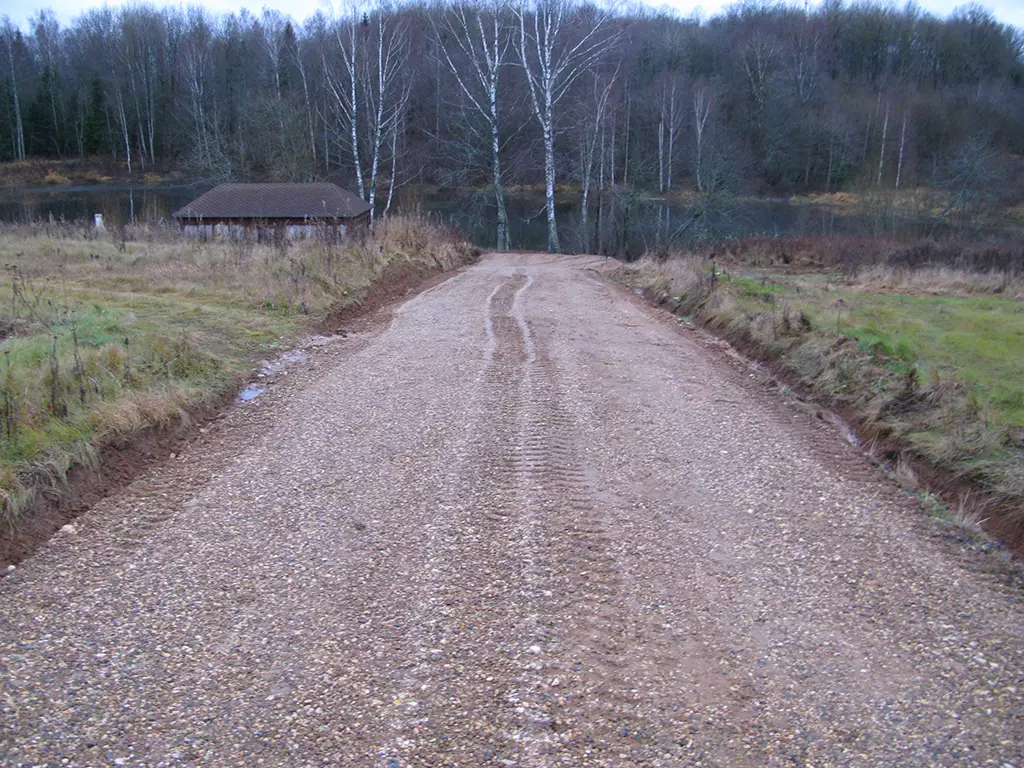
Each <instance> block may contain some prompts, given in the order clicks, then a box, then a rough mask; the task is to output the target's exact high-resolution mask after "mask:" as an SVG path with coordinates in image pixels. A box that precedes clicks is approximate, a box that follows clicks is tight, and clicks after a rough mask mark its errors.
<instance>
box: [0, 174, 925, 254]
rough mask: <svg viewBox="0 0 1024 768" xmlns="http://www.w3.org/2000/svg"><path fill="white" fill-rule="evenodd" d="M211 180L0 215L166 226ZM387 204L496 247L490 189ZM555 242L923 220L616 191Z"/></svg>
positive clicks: (102, 190) (570, 218) (534, 244)
mask: <svg viewBox="0 0 1024 768" xmlns="http://www.w3.org/2000/svg"><path fill="white" fill-rule="evenodd" d="M209 188H210V186H209V185H180V186H159V187H158V186H127V185H125V186H117V185H104V186H80V187H63V188H37V189H17V190H2V191H0V221H4V222H18V223H30V222H40V221H49V220H52V221H55V222H59V221H67V222H81V223H85V224H91V222H92V220H93V215H94V214H96V213H102V214H103V218H104V221H105V222H106V224H107V226H108V227H109V228H116V227H117V226H120V225H123V224H127V223H129V222H136V223H161V222H163V223H167V222H169V221H171V215H172V214H173V213H174V212H175V211H176V210H178V209H179V208H181V207H182V206H184V205H185V204H186V203H188V202H190V201H191V200H193V199H195V198H196V197H198V196H199V195H200V194H202V193H203V192H205V191H206V190H207V189H209ZM506 201H507V202H506V205H507V209H508V215H509V229H510V233H511V237H512V245H513V247H514V248H517V249H523V250H544V249H546V248H547V219H546V216H545V212H544V197H543V194H541V193H538V192H534V191H526V192H521V191H510V192H509V193H508V194H507V196H506ZM393 210H395V211H397V212H400V213H419V214H422V215H426V216H428V217H430V218H434V219H436V220H437V221H439V222H441V223H444V224H448V225H449V226H453V227H455V228H457V229H458V231H459V232H460V233H461V234H462V235H463V236H464V237H466V238H468V239H470V240H472V241H473V242H474V243H476V244H477V245H480V246H481V247H485V248H488V247H493V246H494V243H495V239H496V233H497V212H496V208H495V206H494V197H493V195H492V194H491V192H490V191H489V190H486V189H485V190H464V189H448V190H437V189H432V188H420V187H408V188H403V189H401V190H398V191H397V192H396V195H395V201H394V205H393ZM556 210H557V214H558V222H559V231H560V234H561V239H562V248H563V250H565V251H568V252H581V251H587V250H595V249H596V244H597V243H598V236H599V235H598V225H599V224H600V244H601V249H602V250H603V251H604V252H610V253H613V254H615V255H619V256H635V255H637V254H639V253H642V252H644V251H645V250H648V249H650V248H654V247H656V246H658V245H659V244H660V243H665V242H675V243H678V244H683V245H686V244H688V243H692V242H694V241H695V240H699V239H706V238H710V239H721V238H728V237H743V236H749V235H758V234H765V235H772V236H798V235H823V234H824V235H831V234H835V235H873V234H880V233H883V232H893V231H896V232H901V231H910V232H912V233H923V232H924V231H926V228H927V226H928V225H927V222H923V221H910V220H903V219H897V218H893V217H889V218H885V219H881V218H879V217H877V216H872V215H868V214H858V213H839V212H837V211H835V210H834V209H830V208H828V207H827V206H819V205H809V204H792V203H790V202H789V200H788V199H754V198H746V199H736V200H733V201H730V202H728V203H727V204H722V205H718V206H715V207H713V208H711V209H708V210H698V209H697V208H696V207H695V206H694V205H693V204H692V203H689V202H687V201H685V200H679V199H664V198H660V199H659V198H654V197H650V196H646V195H640V194H636V193H632V192H617V193H616V194H614V195H608V196H606V198H605V204H604V205H603V206H602V210H601V216H600V217H599V216H598V212H597V209H596V205H595V207H594V209H593V212H592V213H591V215H590V219H589V221H588V223H587V234H586V235H584V230H583V226H582V218H581V215H580V202H579V197H578V195H566V196H564V197H563V198H561V199H560V200H559V202H558V203H557V205H556Z"/></svg>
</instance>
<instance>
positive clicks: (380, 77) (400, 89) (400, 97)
mask: <svg viewBox="0 0 1024 768" xmlns="http://www.w3.org/2000/svg"><path fill="white" fill-rule="evenodd" d="M371 24H372V25H373V26H374V47H375V51H374V54H375V58H374V59H370V62H369V63H370V66H368V67H367V68H366V85H365V86H364V92H365V93H366V100H367V106H368V110H367V112H368V116H369V118H370V130H369V134H370V189H369V196H368V198H367V202H368V203H369V204H370V221H371V222H372V221H373V220H374V218H375V216H376V205H377V176H378V173H379V169H380V165H381V160H382V152H383V150H384V148H385V146H384V142H385V140H386V139H387V137H389V136H394V137H395V138H396V141H393V142H392V147H393V148H394V149H393V151H392V158H395V152H396V151H397V129H398V124H399V123H400V122H401V120H402V117H403V116H404V114H405V108H406V106H407V105H408V102H409V92H410V84H409V81H408V80H407V79H406V78H405V72H404V71H403V70H404V68H405V63H406V60H407V58H408V55H409V36H408V29H407V27H406V24H405V22H404V21H403V20H402V19H400V18H398V17H397V16H396V15H395V14H393V13H391V12H389V11H388V10H387V9H385V8H384V7H383V6H381V7H380V8H379V9H378V11H377V14H376V18H375V19H374V20H373V21H372V22H371ZM393 182H394V176H393V175H392V184H393Z"/></svg>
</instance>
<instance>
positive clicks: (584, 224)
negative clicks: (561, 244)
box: [580, 64, 621, 250]
mask: <svg viewBox="0 0 1024 768" xmlns="http://www.w3.org/2000/svg"><path fill="white" fill-rule="evenodd" d="M620 66H621V64H620ZM618 76H619V67H616V68H615V71H614V72H613V73H612V74H611V76H610V77H607V78H606V79H605V80H604V82H603V83H602V81H601V78H599V77H598V76H597V75H595V76H594V84H593V95H592V101H591V102H590V103H588V104H586V105H585V106H584V109H585V111H586V112H587V113H590V114H591V118H590V122H589V124H588V123H587V122H586V121H584V123H583V128H584V130H583V131H582V132H581V134H582V137H581V143H582V151H581V153H580V155H581V165H582V168H581V169H580V176H581V178H582V182H583V199H582V200H581V201H580V228H581V230H582V232H583V242H584V244H585V247H586V250H590V243H591V240H590V227H589V214H590V189H591V184H592V181H593V170H594V159H595V157H598V156H601V159H600V165H601V172H600V180H599V190H600V191H603V188H604V158H603V152H604V148H603V147H602V146H601V140H602V139H603V137H604V123H605V114H606V113H607V111H608V98H609V96H610V95H611V92H612V89H613V88H614V87H615V82H616V80H617V79H618Z"/></svg>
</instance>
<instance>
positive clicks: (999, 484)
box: [624, 255, 1024, 538]
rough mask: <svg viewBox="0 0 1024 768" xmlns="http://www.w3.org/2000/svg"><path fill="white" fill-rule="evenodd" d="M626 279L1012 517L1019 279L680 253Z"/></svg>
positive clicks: (1022, 293) (1016, 493) (1022, 328)
mask: <svg viewBox="0 0 1024 768" xmlns="http://www.w3.org/2000/svg"><path fill="white" fill-rule="evenodd" d="M624 277H625V279H626V280H628V281H629V282H631V283H632V284H634V285H637V286H639V287H642V288H644V289H645V290H646V291H647V294H648V295H649V296H650V297H652V298H654V299H655V300H657V301H659V302H662V303H665V304H667V305H668V306H669V307H671V308H672V309H674V310H675V311H676V312H678V313H679V314H682V315H686V316H693V317H694V318H695V319H697V320H699V321H701V322H703V323H704V324H706V325H707V326H709V327H711V328H712V329H714V330H716V331H718V332H720V333H722V334H723V335H724V336H726V337H727V338H729V339H730V340H731V341H733V342H735V343H737V344H738V345H740V346H741V347H742V348H743V349H745V350H746V351H747V352H749V353H751V354H753V355H755V356H758V357H760V358H762V359H764V360H767V361H770V362H772V363H773V364H775V365H776V366H777V367H778V368H779V369H780V370H782V371H784V372H785V373H787V374H789V375H792V376H794V377H796V378H797V379H798V380H799V382H800V383H801V384H803V385H805V386H806V387H807V388H809V389H810V390H811V391H813V392H814V393H816V394H818V395H820V396H822V397H823V398H824V399H826V400H828V401H831V402H832V403H834V404H836V405H838V406H840V407H842V408H843V410H844V412H845V413H847V415H851V416H852V417H854V418H855V419H856V420H857V421H858V422H859V424H860V426H861V430H862V432H863V433H864V434H866V435H867V436H869V437H871V436H878V437H882V438H885V439H886V440H887V441H889V442H890V443H894V444H895V445H897V446H898V447H901V448H903V449H906V450H909V451H911V452H913V454H914V455H916V456H918V457H923V458H924V459H926V460H927V461H929V462H930V463H931V464H932V465H934V467H936V468H937V469H939V470H940V472H941V473H943V474H944V475H945V476H946V477H948V478H952V479H955V480H959V481H966V483H968V484H974V485H975V486H976V487H977V488H978V490H979V491H982V492H983V493H980V494H979V495H978V496H977V497H976V499H977V500H978V501H979V502H981V499H982V498H984V499H985V502H984V503H986V504H988V505H989V507H990V508H991V509H993V510H994V509H996V508H998V509H999V510H1001V511H1000V513H999V514H1000V515H1001V518H1002V519H1003V520H1004V521H1005V522H1006V523H1008V525H1009V527H1010V528H1012V529H1015V530H1017V531H1018V532H1019V531H1020V530H1021V528H1022V526H1024V280H1022V279H1021V278H1020V277H1015V276H1014V275H1013V274H1012V273H1009V272H1005V271H987V272H975V271H963V270H957V269H953V268H949V267H938V266H936V267H923V268H917V269H900V268H891V267H886V266H875V267H869V268H865V269H860V270H857V271H856V273H853V274H852V273H850V272H844V271H842V270H840V269H839V268H837V266H836V265H831V266H826V265H823V264H819V265H818V266H806V265H805V266H788V267H783V266H774V265H772V266H752V265H750V264H743V263H736V262H733V263H732V264H731V265H730V266H728V267H724V268H723V267H721V266H713V264H712V262H711V261H709V260H707V259H704V258H696V257H689V258H688V257H686V256H685V255H684V256H677V257H675V258H670V259H668V260H654V259H647V260H644V261H641V262H640V263H638V264H637V265H635V266H633V267H630V268H627V269H626V270H625V272H624ZM979 514H984V510H981V511H979ZM1011 538H1013V536H1012V535H1011Z"/></svg>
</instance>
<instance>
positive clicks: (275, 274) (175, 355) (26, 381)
mask: <svg viewBox="0 0 1024 768" xmlns="http://www.w3.org/2000/svg"><path fill="white" fill-rule="evenodd" d="M475 255H476V251H475V249H474V248H472V247H471V246H470V245H468V244H467V243H464V242H462V241H461V240H459V239H457V238H456V237H455V236H454V235H453V234H452V233H450V232H448V231H446V230H443V229H441V228H439V227H437V226H434V225H433V224H432V223H430V222H428V221H426V220H423V219H419V218H415V217H413V218H410V217H394V218H391V219H388V220H386V221H383V222H380V223H379V224H378V226H377V228H376V231H375V232H374V233H373V234H372V235H369V234H367V235H366V236H364V237H357V238H351V239H349V240H348V241H346V242H344V243H343V244H336V243H330V242H326V241H320V240H309V241H305V242H301V243H296V244H293V245H286V244H280V245H274V244H263V243H253V242H233V243H204V242H200V241H190V240H185V239H183V238H182V237H181V235H180V233H179V232H178V230H177V229H171V228H159V227H149V226H141V227H135V228H129V229H128V230H125V231H118V232H113V233H107V234H100V235H97V233H96V232H95V230H92V229H90V228H85V227H74V226H55V225H46V224H39V225H34V226H13V227H8V228H7V229H6V230H3V231H0V264H2V265H3V266H4V268H5V270H6V276H4V277H2V278H0V333H3V335H4V336H6V338H4V339H3V342H2V344H0V352H2V353H3V354H2V355H0V501H2V504H3V508H2V516H3V517H6V519H7V520H8V521H12V520H14V519H16V518H17V515H18V513H19V511H20V510H21V509H23V508H24V506H25V504H26V503H28V502H30V501H31V499H32V497H33V495H34V494H35V492H36V491H37V490H38V488H40V487H44V486H48V487H53V488H58V489H59V488H60V487H61V483H62V482H63V478H64V477H65V476H66V474H67V471H68V470H69V469H70V468H71V467H73V466H75V465H81V464H88V463H90V462H91V461H94V459H95V455H96V449H97V447H99V446H102V445H103V444H104V443H105V442H106V441H108V440H110V439H113V438H116V437H121V436H125V435H130V434H132V433H134V432H137V431H139V430H140V429H143V428H146V427H150V426H154V425H167V424H171V423H176V422H178V421H180V420H181V419H183V418H186V417H187V413H188V411H189V409H191V408H193V407H195V406H197V405H202V404H208V403H210V402H212V401H214V400H216V399H217V398H219V397H222V396H223V395H224V394H225V393H227V392H230V391H231V390H232V388H233V387H235V386H237V383H238V381H239V377H240V376H241V375H244V373H245V371H246V370H247V369H248V368H249V367H250V366H251V365H252V362H253V361H254V360H255V359H258V358H262V357H266V356H267V355H268V353H269V354H274V352H273V350H277V349H280V348H281V347H283V346H286V345H287V344H289V343H291V342H292V341H293V340H296V339H297V338H298V337H299V336H301V335H302V334H303V333H306V332H308V329H310V328H312V327H313V326H314V325H315V324H316V323H317V322H319V321H322V320H323V319H324V318H326V317H328V316H329V315H331V314H332V313H334V312H336V311H338V310H340V309H343V308H345V307H347V306H349V305H352V304H357V303H358V302H360V301H361V300H362V298H363V297H364V296H365V295H366V294H367V292H368V291H369V290H370V288H371V287H372V286H373V285H374V284H375V283H376V282H377V281H379V280H381V279H382V278H383V277H384V276H385V275H386V274H387V273H388V270H389V269H390V268H392V267H396V266H399V265H403V266H406V267H409V268H411V269H413V270H418V271H423V272H426V271H433V270H448V269H452V268H454V267H457V266H459V265H461V264H465V263H467V262H468V261H470V260H472V259H473V258H474V257H475ZM0 338H2V337H0Z"/></svg>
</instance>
